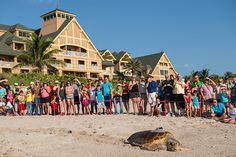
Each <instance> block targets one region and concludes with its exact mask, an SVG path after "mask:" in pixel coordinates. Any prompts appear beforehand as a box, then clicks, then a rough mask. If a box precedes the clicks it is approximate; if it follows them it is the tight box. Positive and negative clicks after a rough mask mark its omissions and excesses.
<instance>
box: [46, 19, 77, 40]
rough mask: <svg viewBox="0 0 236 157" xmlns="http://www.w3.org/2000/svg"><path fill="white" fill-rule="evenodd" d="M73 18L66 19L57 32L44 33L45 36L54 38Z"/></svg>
mask: <svg viewBox="0 0 236 157" xmlns="http://www.w3.org/2000/svg"><path fill="white" fill-rule="evenodd" d="M72 20H73V18H71V19H67V20H65V21H64V23H63V24H62V25H61V26H60V28H59V29H58V30H57V31H56V32H53V33H50V34H47V35H44V36H43V38H50V39H52V40H54V39H55V38H56V37H57V36H58V35H59V34H60V33H61V31H62V30H63V29H64V28H65V27H66V26H67V25H68V24H69V23H70V22H71V21H72Z"/></svg>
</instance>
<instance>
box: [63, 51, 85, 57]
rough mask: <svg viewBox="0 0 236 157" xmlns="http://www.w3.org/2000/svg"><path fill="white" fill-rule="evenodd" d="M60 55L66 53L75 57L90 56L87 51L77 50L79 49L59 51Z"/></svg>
mask: <svg viewBox="0 0 236 157" xmlns="http://www.w3.org/2000/svg"><path fill="white" fill-rule="evenodd" d="M59 54H60V55H65V56H73V57H75V56H76V57H88V53H87V52H77V51H69V50H62V51H61V52H59Z"/></svg>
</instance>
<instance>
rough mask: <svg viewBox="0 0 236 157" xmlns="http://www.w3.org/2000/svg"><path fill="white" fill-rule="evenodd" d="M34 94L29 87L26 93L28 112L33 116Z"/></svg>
mask: <svg viewBox="0 0 236 157" xmlns="http://www.w3.org/2000/svg"><path fill="white" fill-rule="evenodd" d="M33 99H34V98H33V94H32V92H31V90H30V88H29V89H27V93H26V106H27V114H28V115H30V116H32V114H33V105H32V102H33Z"/></svg>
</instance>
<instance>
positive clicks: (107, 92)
mask: <svg viewBox="0 0 236 157" xmlns="http://www.w3.org/2000/svg"><path fill="white" fill-rule="evenodd" d="M102 91H103V95H104V101H105V106H106V113H109V111H110V112H111V111H112V105H110V104H112V102H111V101H112V83H111V82H109V79H108V77H105V80H104V83H103V84H102Z"/></svg>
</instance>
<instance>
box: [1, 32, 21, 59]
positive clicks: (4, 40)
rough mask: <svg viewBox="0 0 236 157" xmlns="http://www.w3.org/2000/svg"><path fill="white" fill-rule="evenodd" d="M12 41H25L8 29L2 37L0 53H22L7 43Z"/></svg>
mask: <svg viewBox="0 0 236 157" xmlns="http://www.w3.org/2000/svg"><path fill="white" fill-rule="evenodd" d="M11 41H21V42H22V41H23V40H22V39H20V38H18V37H16V36H15V35H14V34H12V33H11V32H9V31H7V32H6V33H4V34H3V35H2V36H1V37H0V54H1V55H8V56H17V55H19V54H20V52H19V51H14V50H13V49H12V48H11V47H10V46H8V45H7V43H9V42H11Z"/></svg>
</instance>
